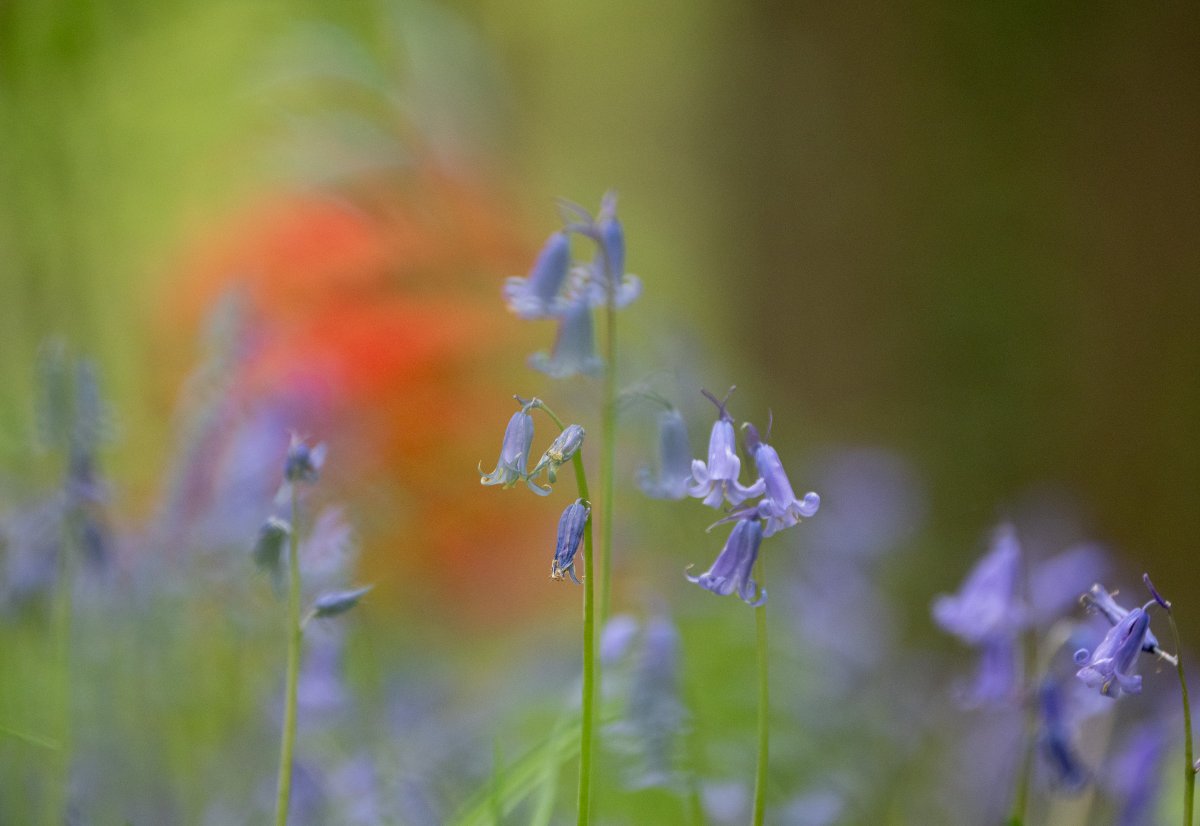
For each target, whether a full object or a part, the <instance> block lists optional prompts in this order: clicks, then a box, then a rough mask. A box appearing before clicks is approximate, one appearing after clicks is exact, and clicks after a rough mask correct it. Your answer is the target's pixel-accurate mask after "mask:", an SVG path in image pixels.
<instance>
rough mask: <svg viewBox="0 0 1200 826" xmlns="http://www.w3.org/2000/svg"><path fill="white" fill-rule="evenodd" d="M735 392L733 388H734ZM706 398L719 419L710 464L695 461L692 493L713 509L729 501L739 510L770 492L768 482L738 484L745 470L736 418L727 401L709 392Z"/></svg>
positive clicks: (710, 448) (714, 428)
mask: <svg viewBox="0 0 1200 826" xmlns="http://www.w3.org/2000/svg"><path fill="white" fill-rule="evenodd" d="M730 392H733V391H732V388H731V389H730ZM703 393H704V395H705V397H707V398H708V399H709V401H711V402H712V403H713V404H715V405H716V406H717V420H716V422H714V423H713V426H712V433H711V434H710V436H709V440H708V463H707V464H706V463H704V462H701V461H700V460H699V459H696V460H694V461H693V462H692V485H691V487H690V488H689V489H688V493H689V494H690V495H691V496H694V497H696V498H697V499H703V500H704V504H706V505H708V506H709V507H710V508H719V507H721V503H722V502H723V501H725V500H728V501H729V504H731V505H733V506H734V507H737V506H738V505H740V504H741V503H742V502H744V501H746V500H747V499H750V498H752V497H755V496H759V495H761V494H762V492H763V491H764V490H765V489H766V483H765V482H764V481H763V480H762V479H758V480H757V481H755V482H754V484H752V485H750V486H749V487H745V486H743V485H742V484H741V483H740V482H739V481H738V476H739V475H740V474H741V470H742V460H741V459H739V458H738V455H737V441H736V438H735V436H734V430H733V417H732V416H730V415H729V410H728V408H727V407H726V404H725V402H726V401H728V399H729V395H728V394H726V396H725V399H723V400H721V401H718V400H717V398H716V397H715V396H713V395H712V394H711V393H709V392H708V391H707V390H705V391H703Z"/></svg>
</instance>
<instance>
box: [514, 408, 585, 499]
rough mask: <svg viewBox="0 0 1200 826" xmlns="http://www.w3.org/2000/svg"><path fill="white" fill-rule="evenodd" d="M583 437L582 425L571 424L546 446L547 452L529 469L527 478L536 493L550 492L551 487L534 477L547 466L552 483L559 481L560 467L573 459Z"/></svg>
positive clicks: (547, 472) (581, 443) (547, 475)
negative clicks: (543, 484) (539, 482)
mask: <svg viewBox="0 0 1200 826" xmlns="http://www.w3.org/2000/svg"><path fill="white" fill-rule="evenodd" d="M583 437H584V430H583V428H582V427H580V426H579V425H577V424H569V425H567V426H566V427H565V428H563V431H562V433H559V434H558V436H557V437H556V438H555V439H554V441H553V442H551V443H550V447H548V448H546V452H545V453H543V454H542V458H540V459H538V463H537V464H536V465H534V466H533V470H531V471H529V476H528V477H527V478H526V480H525V481H526V483H527V484H528V485H529V486H530V488H533V489H534V492H535V493H539V494H542V495H545V494H546V493H549V491H550V489H549V488H548V487H546V488H543V487H541V486H539V485H538V484H537V482H535V481H534V479H535V478H536V477H537V475H538V474H539V473H541V472H542V469H543V468H545V470H546V477H547V478H548V479H549V480H550V484H554V483H555V482H557V481H558V469H559V467H561V466H562V465H564V464H566V463H567V462H569V461H571V459H572V458H573V457H574V456H575V454H576V453H577V452H578V451H579V448H580V447H581V446H582V445H583Z"/></svg>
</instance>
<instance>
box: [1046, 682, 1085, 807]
mask: <svg viewBox="0 0 1200 826" xmlns="http://www.w3.org/2000/svg"><path fill="white" fill-rule="evenodd" d="M1063 700H1064V697H1063V690H1062V688H1061V687H1060V686H1059V685H1058V683H1056V682H1055V681H1054V680H1053V679H1050V678H1047V679H1046V680H1044V681H1043V682H1042V685H1041V687H1040V688H1039V689H1038V711H1039V713H1040V717H1041V728H1040V730H1039V732H1038V738H1037V742H1038V749H1039V750H1040V752H1041V754H1042V757H1043V759H1044V760H1045V762H1046V763H1047V765H1048V766H1049V767H1050V770H1051V772H1052V773H1053V777H1054V783H1055V785H1056V786H1058V787H1059V788H1061V789H1063V790H1065V791H1068V792H1078V791H1080V790H1081V789H1083V787H1084V786H1086V785H1087V784H1088V781H1089V780H1090V779H1091V772H1090V771H1088V768H1087V766H1086V765H1084V763H1083V761H1082V759H1081V758H1080V757H1079V753H1078V751H1077V750H1076V749H1075V746H1074V745H1073V744H1072V742H1071V729H1070V726H1069V725H1068V723H1067V715H1066V713H1065V709H1064V707H1063Z"/></svg>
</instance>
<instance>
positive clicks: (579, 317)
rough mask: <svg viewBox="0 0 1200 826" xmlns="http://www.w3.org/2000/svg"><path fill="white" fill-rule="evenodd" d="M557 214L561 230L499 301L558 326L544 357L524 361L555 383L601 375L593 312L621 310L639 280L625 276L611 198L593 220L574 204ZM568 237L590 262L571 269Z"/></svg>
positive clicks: (523, 314) (508, 284)
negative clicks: (583, 242)
mask: <svg viewBox="0 0 1200 826" xmlns="http://www.w3.org/2000/svg"><path fill="white" fill-rule="evenodd" d="M562 209H563V213H564V218H565V222H564V223H565V225H564V227H563V229H561V230H560V231H558V232H555V233H554V234H553V235H551V236H550V238H549V239H548V240H547V241H546V243H545V245H544V246H543V247H542V250H541V252H540V253H539V254H538V257H537V260H536V261H535V262H534V265H533V269H532V270H530V272H529V275H528V276H525V277H521V276H514V277H512V278H509V279H508V280H507V281H506V282H505V284H504V300H505V303H506V304H507V305H508V308H509V309H510V310H511V311H512V312H514V313H516V314H517V315H518V316H520V317H521V318H523V319H527V320H536V319H549V320H553V321H556V322H558V331H557V334H556V335H555V339H554V346H553V348H552V349H551V351H550V353H545V352H541V353H535V354H534V355H533V356H531V357H530V359H529V365H530V367H532V368H534V369H535V370H539V371H541V372H543V373H545V374H546V375H548V376H550V377H551V378H556V379H563V378H568V377H570V376H574V375H578V374H583V375H594V374H596V373H598V372H600V370H601V369H603V367H604V361H603V360H602V359H601V358H600V357H599V356H597V355H596V335H595V326H594V323H593V319H592V311H593V309H595V308H597V307H604V306H608V305H610V304H611V305H612V306H613V307H615V308H618V309H619V308H621V307H625V306H627V305H628V304H630V303H631V302H632V301H634V300H635V299H636V298H637V297H638V296H639V295H640V294H641V292H642V283H641V280H640V279H639V278H638V277H637V276H636V275H629V274H627V273H626V272H625V231H624V229H623V228H622V226H621V222H620V220H619V219H618V218H617V199H616V195H615V194H614V193H611V192H610V193H608V194H606V195H605V196H604V199H603V201H602V203H601V207H600V212H599V214H598V215H597V216H595V217H592V215H590V214H589V213H588V212H587V211H586V210H584V209H583V208H582V207H579V206H576V205H575V204H568V203H564V204H563V205H562ZM572 235H578V236H581V237H584V238H587V239H588V240H590V241H591V242H592V243H593V245H594V246H595V252H594V254H593V257H592V259H591V260H590V261H588V262H586V263H584V264H579V265H575V264H573V263H572V261H571V236H572Z"/></svg>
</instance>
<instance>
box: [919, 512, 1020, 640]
mask: <svg viewBox="0 0 1200 826" xmlns="http://www.w3.org/2000/svg"><path fill="white" fill-rule="evenodd" d="M1020 566H1021V547H1020V544H1019V543H1018V542H1017V535H1016V532H1015V531H1014V530H1013V528H1012V526H1011V525H1002V526H1000V527H999V528H998V529H997V530H996V533H995V534H994V535H993V537H992V545H991V550H989V551H988V553H987V555H986V556H984V557H983V559H981V560H979V562H978V563H976V565H975V567H974V568H973V569H972V570H971V573H970V574H968V575H967V579H966V581H965V582H964V583H963V585H962V588H961V589H960V590H959V592H958V593H957V594H955V595H948V594H943V595H942V596H939V597H938V598H937V599H936V600H934V602H933V618H934V620H935V621H936V622H937V624H938V625H940V626H941V627H942V629H943V630H945V631H948V632H950V633H951V634H954V635H955V636H956V637H958V638H959V639H961V640H963V641H964V642H966V643H968V644H971V645H978V644H979V643H981V642H983V641H984V640H986V639H989V638H991V637H994V636H996V635H998V634H1008V633H1011V632H1014V631H1015V630H1016V629H1017V628H1018V627H1019V625H1020V623H1021V621H1022V617H1023V613H1024V612H1023V609H1022V608H1021V606H1020V604H1019V602H1018V595H1017V584H1018V580H1017V578H1018V575H1019V572H1020Z"/></svg>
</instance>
